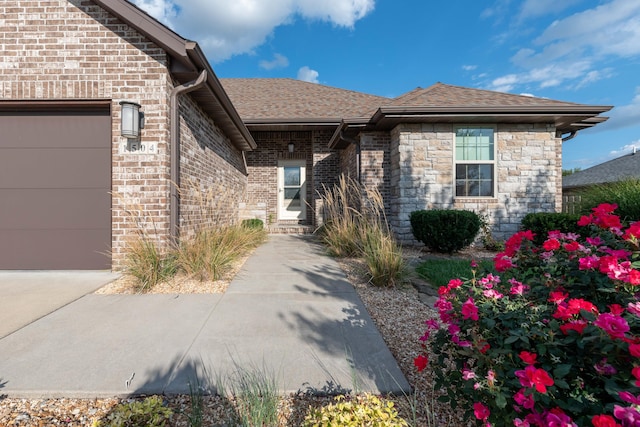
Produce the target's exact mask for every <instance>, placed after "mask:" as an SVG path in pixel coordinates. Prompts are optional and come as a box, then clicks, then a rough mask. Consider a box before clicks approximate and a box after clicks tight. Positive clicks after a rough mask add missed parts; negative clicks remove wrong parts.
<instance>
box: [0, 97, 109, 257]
mask: <svg viewBox="0 0 640 427" xmlns="http://www.w3.org/2000/svg"><path fill="white" fill-rule="evenodd" d="M25 104H28V103H25ZM26 108H28V105H26ZM61 108H64V107H63V106H62V105H56V106H55V109H51V110H49V111H26V112H7V111H4V112H0V269H25V270H43V269H105V268H107V269H108V268H110V267H111V260H110V256H109V252H110V247H111V195H110V190H111V149H112V146H111V117H110V112H109V108H108V106H106V107H105V108H104V110H100V111H96V110H95V109H92V110H90V111H82V112H78V111H72V110H70V109H68V110H66V111H63V110H61Z"/></svg>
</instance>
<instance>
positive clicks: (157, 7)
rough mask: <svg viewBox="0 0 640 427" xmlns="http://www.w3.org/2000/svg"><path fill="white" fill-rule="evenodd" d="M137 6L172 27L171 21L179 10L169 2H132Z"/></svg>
mask: <svg viewBox="0 0 640 427" xmlns="http://www.w3.org/2000/svg"><path fill="white" fill-rule="evenodd" d="M130 1H132V3H134V4H135V5H136V6H138V7H139V8H141V9H142V10H144V11H145V12H147V13H148V14H149V15H151V16H153V17H154V18H156V19H157V20H158V21H160V22H162V23H164V24H166V25H169V26H171V20H172V19H173V18H174V17H175V16H176V13H177V10H176V7H175V5H174V4H173V3H171V2H170V1H167V0H130Z"/></svg>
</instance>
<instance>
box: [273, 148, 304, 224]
mask: <svg viewBox="0 0 640 427" xmlns="http://www.w3.org/2000/svg"><path fill="white" fill-rule="evenodd" d="M305 177H306V171H305V161H304V160H282V161H280V162H279V163H278V219H282V220H287V219H297V220H305V219H306V212H307V209H306V207H307V203H306V199H305V197H306V194H305V193H306V191H305V188H306V182H305Z"/></svg>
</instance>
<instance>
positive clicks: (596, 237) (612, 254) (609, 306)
mask: <svg viewBox="0 0 640 427" xmlns="http://www.w3.org/2000/svg"><path fill="white" fill-rule="evenodd" d="M616 208H617V207H616V206H615V205H610V204H602V205H600V206H598V207H596V208H594V209H593V213H592V214H591V215H588V216H584V217H582V218H581V219H580V221H579V225H580V226H581V227H583V231H584V233H583V232H582V231H581V235H577V234H571V233H562V232H560V231H553V232H550V233H549V236H548V238H547V239H546V240H545V241H544V243H543V244H542V245H540V246H536V245H535V244H534V243H533V240H534V239H533V238H534V235H533V234H532V233H531V232H530V231H521V232H519V233H516V234H515V235H513V236H512V237H511V238H510V239H509V240H508V241H507V242H506V243H505V250H504V251H503V252H501V253H499V254H497V255H496V257H495V258H494V268H495V271H496V272H498V274H499V275H496V274H495V273H493V274H492V273H488V274H484V275H480V274H479V272H478V271H477V264H475V263H474V264H473V266H472V268H471V273H472V274H471V278H470V279H468V280H461V279H453V280H451V281H450V282H449V284H448V285H447V286H444V287H442V288H440V289H439V291H438V293H439V296H440V297H439V299H438V301H437V303H436V304H435V307H436V309H437V310H438V314H439V318H438V319H431V320H430V321H428V322H427V331H426V333H425V335H424V336H423V337H422V338H421V340H422V341H423V345H424V346H425V348H426V346H429V348H430V349H431V352H432V353H434V354H435V356H436V357H435V360H431V361H430V362H429V363H431V364H435V366H437V368H435V369H433V372H434V373H435V376H436V385H435V386H436V389H442V390H445V391H446V393H445V394H444V395H443V396H442V397H441V400H443V401H446V402H449V403H450V404H451V405H452V406H453V407H454V408H456V407H458V406H462V408H463V409H464V410H465V411H466V416H467V418H468V419H472V420H473V419H475V420H476V421H477V423H478V425H483V426H494V427H495V426H522V427H532V426H539V427H547V426H595V427H608V426H612V427H613V426H622V427H627V426H638V427H640V299H639V297H640V250H639V249H640V246H639V245H640V221H638V222H635V223H632V224H630V225H628V226H626V227H625V226H624V225H623V224H622V222H621V221H620V218H619V217H617V216H616V215H615V214H614V211H615V209H616ZM582 236H585V237H582ZM424 360H426V359H420V362H421V363H420V366H418V368H419V369H420V370H422V369H424V368H425V364H424Z"/></svg>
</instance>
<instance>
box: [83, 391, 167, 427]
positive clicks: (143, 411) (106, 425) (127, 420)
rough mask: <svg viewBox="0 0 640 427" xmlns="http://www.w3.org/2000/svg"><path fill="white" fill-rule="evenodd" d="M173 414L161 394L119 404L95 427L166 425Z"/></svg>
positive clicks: (150, 426)
mask: <svg viewBox="0 0 640 427" xmlns="http://www.w3.org/2000/svg"><path fill="white" fill-rule="evenodd" d="M171 415H173V412H172V411H171V409H169V408H167V407H166V406H164V405H163V403H162V399H161V398H160V397H159V396H150V397H147V398H146V399H144V400H143V401H133V402H129V403H121V404H119V405H118V406H116V407H115V408H114V409H113V411H112V412H111V413H110V414H109V415H107V416H106V420H103V421H98V422H96V423H94V427H164V426H165V425H166V423H167V421H169V418H170V417H171Z"/></svg>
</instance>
